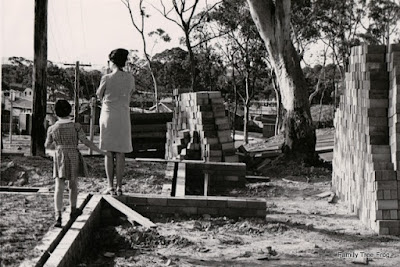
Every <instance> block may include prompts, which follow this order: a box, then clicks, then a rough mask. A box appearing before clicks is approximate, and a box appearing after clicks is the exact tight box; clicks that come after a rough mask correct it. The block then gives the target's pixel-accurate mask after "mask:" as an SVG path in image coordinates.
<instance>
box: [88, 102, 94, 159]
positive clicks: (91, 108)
mask: <svg viewBox="0 0 400 267" xmlns="http://www.w3.org/2000/svg"><path fill="white" fill-rule="evenodd" d="M95 119H96V97H92V98H91V99H90V130H89V131H90V141H92V142H93V139H94V121H95ZM89 154H90V155H92V154H93V151H92V149H89Z"/></svg>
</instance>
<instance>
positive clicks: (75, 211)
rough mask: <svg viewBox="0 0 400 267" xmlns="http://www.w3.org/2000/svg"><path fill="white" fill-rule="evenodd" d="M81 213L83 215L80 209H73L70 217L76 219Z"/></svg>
mask: <svg viewBox="0 0 400 267" xmlns="http://www.w3.org/2000/svg"><path fill="white" fill-rule="evenodd" d="M80 215H82V211H81V210H80V209H73V210H72V211H71V214H70V215H69V217H70V218H71V219H76V218H78V217H79V216H80Z"/></svg>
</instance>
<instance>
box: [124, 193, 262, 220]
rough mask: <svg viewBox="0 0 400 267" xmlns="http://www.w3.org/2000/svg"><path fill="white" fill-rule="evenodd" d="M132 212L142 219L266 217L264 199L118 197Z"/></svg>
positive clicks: (134, 195) (143, 195)
mask: <svg viewBox="0 0 400 267" xmlns="http://www.w3.org/2000/svg"><path fill="white" fill-rule="evenodd" d="M118 199H119V200H120V201H122V202H123V203H125V205H127V206H129V207H130V208H131V209H133V210H135V211H136V212H139V213H141V214H142V215H144V216H148V217H150V218H151V217H152V216H155V215H160V214H164V215H174V214H185V215H193V216H196V215H203V214H209V215H211V216H227V217H233V218H234V217H259V218H265V216H266V201H265V199H260V198H252V199H243V198H234V197H197V196H185V197H168V196H161V195H145V194H130V195H124V196H121V197H119V198H118Z"/></svg>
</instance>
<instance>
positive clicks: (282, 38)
mask: <svg viewBox="0 0 400 267" xmlns="http://www.w3.org/2000/svg"><path fill="white" fill-rule="evenodd" d="M248 3H249V5H250V12H251V15H252V17H253V20H254V22H255V24H256V26H257V29H258V31H259V33H260V35H261V37H262V39H263V40H264V43H265V46H266V48H267V51H268V54H269V56H270V58H271V63H272V66H273V69H274V70H275V73H276V78H277V83H278V85H279V88H280V90H281V96H282V108H283V113H284V118H283V123H284V129H285V141H284V144H283V146H282V151H283V152H284V153H286V154H297V153H305V154H313V155H314V154H315V142H316V137H315V129H314V127H313V124H312V118H311V113H310V106H309V103H308V94H307V87H306V82H305V78H304V74H303V71H302V69H301V67H300V60H299V58H298V55H297V52H296V50H295V48H294V46H293V43H292V41H291V39H290V0H276V1H273V0H248Z"/></svg>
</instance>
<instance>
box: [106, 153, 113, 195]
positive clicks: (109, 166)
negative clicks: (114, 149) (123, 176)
mask: <svg viewBox="0 0 400 267" xmlns="http://www.w3.org/2000/svg"><path fill="white" fill-rule="evenodd" d="M104 165H105V168H106V175H107V180H108V188H113V187H114V153H110V154H108V155H105V156H104Z"/></svg>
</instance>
